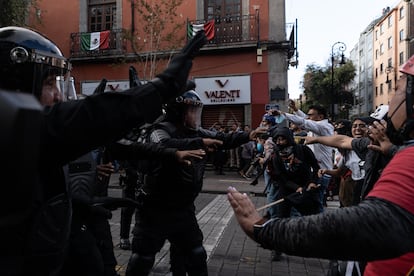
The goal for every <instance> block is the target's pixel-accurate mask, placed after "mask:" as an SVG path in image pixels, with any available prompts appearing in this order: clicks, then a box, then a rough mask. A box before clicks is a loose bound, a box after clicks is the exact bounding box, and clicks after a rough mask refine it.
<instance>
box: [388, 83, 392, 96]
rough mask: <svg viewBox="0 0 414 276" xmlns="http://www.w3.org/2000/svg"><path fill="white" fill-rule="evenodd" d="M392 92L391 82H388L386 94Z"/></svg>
mask: <svg viewBox="0 0 414 276" xmlns="http://www.w3.org/2000/svg"><path fill="white" fill-rule="evenodd" d="M391 91H392V80H389V81H388V94H390V93H391Z"/></svg>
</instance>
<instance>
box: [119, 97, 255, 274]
mask: <svg viewBox="0 0 414 276" xmlns="http://www.w3.org/2000/svg"><path fill="white" fill-rule="evenodd" d="M201 106H202V104H201V102H200V99H199V97H198V96H197V94H196V93H195V92H194V91H187V92H186V93H184V94H183V96H182V97H179V98H177V102H176V103H172V104H170V105H169V107H167V118H166V120H165V121H164V122H162V123H159V124H157V125H155V127H154V129H153V130H152V132H151V135H150V142H154V143H161V144H162V145H164V146H166V147H171V148H177V149H178V150H192V149H199V148H204V147H205V145H204V142H203V138H207V137H208V138H214V139H218V140H222V141H223V142H224V144H223V147H224V148H229V147H237V146H239V145H241V144H243V143H246V142H248V141H249V134H248V133H245V132H239V133H232V134H224V133H217V132H212V131H207V130H203V129H199V130H195V129H197V127H194V126H189V125H188V124H186V114H187V111H188V110H187V108H189V109H191V108H194V110H192V112H195V113H197V114H201ZM195 109H198V111H199V113H198V111H196V110H195ZM190 117H191V116H190ZM195 117H197V116H195ZM191 118H193V117H191ZM205 164H206V158H204V159H201V160H200V159H194V160H192V162H191V165H189V166H185V165H183V164H178V163H169V162H168V161H166V160H160V161H154V160H149V161H147V162H145V164H143V165H142V166H141V168H140V170H139V171H140V172H141V173H143V179H144V183H143V186H142V187H141V189H140V192H139V195H138V201H139V202H140V207H138V210H137V212H136V223H135V228H134V230H133V234H134V236H133V240H132V253H133V254H132V256H131V258H130V261H129V263H128V268H127V273H126V275H131V276H132V275H135V276H136V275H148V274H149V272H150V270H151V268H152V266H153V264H154V260H155V255H156V253H157V252H159V251H160V249H161V248H162V246H163V245H164V242H165V241H166V240H168V241H169V242H170V243H171V270H172V272H173V275H185V273H188V275H207V265H206V257H207V256H206V252H205V250H204V248H203V245H202V244H203V234H202V232H201V230H200V228H199V226H198V223H197V218H196V215H195V206H194V200H195V198H196V197H197V196H198V194H199V192H200V191H201V188H202V184H203V175H204V169H205Z"/></svg>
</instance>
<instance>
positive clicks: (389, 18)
mask: <svg viewBox="0 0 414 276" xmlns="http://www.w3.org/2000/svg"><path fill="white" fill-rule="evenodd" d="M390 27H392V14H391V15H390V16H388V28H390Z"/></svg>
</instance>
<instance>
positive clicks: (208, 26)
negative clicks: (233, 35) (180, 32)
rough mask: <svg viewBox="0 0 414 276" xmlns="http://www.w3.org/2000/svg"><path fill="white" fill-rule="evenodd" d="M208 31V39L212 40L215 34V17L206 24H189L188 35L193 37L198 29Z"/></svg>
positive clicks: (189, 37)
mask: <svg viewBox="0 0 414 276" xmlns="http://www.w3.org/2000/svg"><path fill="white" fill-rule="evenodd" d="M203 29H204V31H205V33H206V36H207V39H208V40H212V39H213V38H214V35H215V27H214V19H213V20H210V21H208V22H207V23H205V24H188V25H187V37H188V39H191V38H192V37H193V36H194V35H195V34H196V33H197V32H198V31H200V30H203Z"/></svg>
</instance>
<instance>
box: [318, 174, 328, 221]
mask: <svg viewBox="0 0 414 276" xmlns="http://www.w3.org/2000/svg"><path fill="white" fill-rule="evenodd" d="M329 182H331V176H330V175H326V174H324V175H322V177H320V178H319V179H318V183H317V184H319V185H321V186H320V187H319V211H320V212H321V213H322V212H323V209H324V205H325V204H324V203H325V193H326V189H327V188H328V185H329Z"/></svg>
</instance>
